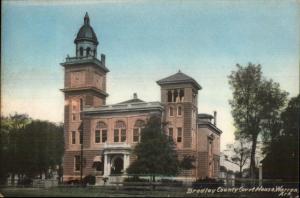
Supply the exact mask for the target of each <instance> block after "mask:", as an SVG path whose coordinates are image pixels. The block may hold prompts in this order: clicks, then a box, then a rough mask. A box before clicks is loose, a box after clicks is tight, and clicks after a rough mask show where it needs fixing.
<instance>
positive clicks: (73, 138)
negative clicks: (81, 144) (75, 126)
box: [72, 131, 76, 144]
mask: <svg viewBox="0 0 300 198" xmlns="http://www.w3.org/2000/svg"><path fill="white" fill-rule="evenodd" d="M72 144H76V132H75V131H72Z"/></svg>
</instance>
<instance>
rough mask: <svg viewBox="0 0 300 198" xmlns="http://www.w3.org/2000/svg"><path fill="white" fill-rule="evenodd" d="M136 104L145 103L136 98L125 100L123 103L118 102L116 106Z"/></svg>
mask: <svg viewBox="0 0 300 198" xmlns="http://www.w3.org/2000/svg"><path fill="white" fill-rule="evenodd" d="M136 102H145V101H143V100H141V99H138V98H134V99H130V100H126V101H124V102H120V103H118V104H129V103H136Z"/></svg>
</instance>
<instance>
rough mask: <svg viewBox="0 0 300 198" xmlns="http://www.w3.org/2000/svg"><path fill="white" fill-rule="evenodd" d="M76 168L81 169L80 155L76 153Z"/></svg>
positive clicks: (76, 169)
mask: <svg viewBox="0 0 300 198" xmlns="http://www.w3.org/2000/svg"><path fill="white" fill-rule="evenodd" d="M74 169H75V171H80V156H79V155H75V157H74Z"/></svg>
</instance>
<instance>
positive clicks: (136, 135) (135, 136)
mask: <svg viewBox="0 0 300 198" xmlns="http://www.w3.org/2000/svg"><path fill="white" fill-rule="evenodd" d="M139 133H140V132H139V129H138V128H134V129H133V142H138V141H139V139H140V134H139Z"/></svg>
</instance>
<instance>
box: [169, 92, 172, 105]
mask: <svg viewBox="0 0 300 198" xmlns="http://www.w3.org/2000/svg"><path fill="white" fill-rule="evenodd" d="M168 102H172V91H170V90H169V91H168Z"/></svg>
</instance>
